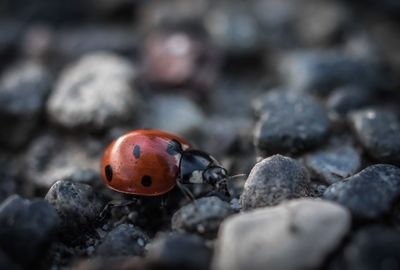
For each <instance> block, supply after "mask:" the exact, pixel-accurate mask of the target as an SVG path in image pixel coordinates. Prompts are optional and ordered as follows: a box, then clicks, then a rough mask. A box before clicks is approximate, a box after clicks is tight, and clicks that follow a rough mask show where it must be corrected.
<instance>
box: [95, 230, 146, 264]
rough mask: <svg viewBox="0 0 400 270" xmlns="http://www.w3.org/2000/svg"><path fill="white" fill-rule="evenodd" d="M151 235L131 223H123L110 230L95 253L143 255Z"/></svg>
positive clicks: (105, 254) (99, 254) (110, 255)
mask: <svg viewBox="0 0 400 270" xmlns="http://www.w3.org/2000/svg"><path fill="white" fill-rule="evenodd" d="M148 241H149V237H148V236H147V235H146V233H144V232H143V231H142V230H140V229H139V228H137V227H135V226H133V225H131V224H121V225H118V226H117V227H115V228H114V229H113V230H112V231H110V232H109V233H108V234H107V235H106V236H105V238H104V240H103V242H102V243H101V244H100V245H99V246H98V247H97V249H96V252H95V254H96V255H98V256H103V257H113V256H141V255H143V253H144V247H145V246H146V244H147V242H148Z"/></svg>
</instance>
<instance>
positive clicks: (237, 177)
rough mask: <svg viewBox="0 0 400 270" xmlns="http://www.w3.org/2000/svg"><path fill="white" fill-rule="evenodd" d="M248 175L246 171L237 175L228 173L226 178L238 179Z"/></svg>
mask: <svg viewBox="0 0 400 270" xmlns="http://www.w3.org/2000/svg"><path fill="white" fill-rule="evenodd" d="M246 176H247V174H245V173H239V174H235V175H228V176H227V177H226V178H227V179H229V180H236V179H239V178H242V177H246Z"/></svg>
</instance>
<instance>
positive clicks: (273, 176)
mask: <svg viewBox="0 0 400 270" xmlns="http://www.w3.org/2000/svg"><path fill="white" fill-rule="evenodd" d="M309 185H310V178H309V175H308V172H307V170H306V168H305V167H304V166H303V165H301V163H300V162H298V161H296V160H294V159H292V158H290V157H285V156H281V155H274V156H271V157H269V158H266V159H264V160H262V161H260V162H258V163H257V164H256V165H255V166H254V167H253V169H252V170H251V172H250V175H249V176H248V178H247V180H246V183H245V185H244V190H243V193H242V195H241V197H240V203H241V205H242V209H243V210H245V211H246V210H250V209H253V208H258V207H263V206H272V205H277V204H279V203H281V202H282V201H284V200H288V199H295V198H300V197H307V196H309V194H310V186H309Z"/></svg>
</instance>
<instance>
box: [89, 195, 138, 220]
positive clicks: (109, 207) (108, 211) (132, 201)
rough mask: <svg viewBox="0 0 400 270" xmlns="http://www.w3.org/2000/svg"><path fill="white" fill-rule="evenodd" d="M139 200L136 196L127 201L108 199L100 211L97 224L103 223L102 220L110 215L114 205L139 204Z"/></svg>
mask: <svg viewBox="0 0 400 270" xmlns="http://www.w3.org/2000/svg"><path fill="white" fill-rule="evenodd" d="M140 204H141V201H140V200H139V199H136V198H130V199H129V200H127V201H110V202H108V203H107V204H106V206H105V207H104V208H103V210H102V211H101V212H100V214H99V216H98V218H97V222H98V224H101V223H103V221H104V220H105V219H106V218H108V217H110V215H111V210H112V209H113V208H115V207H125V206H130V205H140Z"/></svg>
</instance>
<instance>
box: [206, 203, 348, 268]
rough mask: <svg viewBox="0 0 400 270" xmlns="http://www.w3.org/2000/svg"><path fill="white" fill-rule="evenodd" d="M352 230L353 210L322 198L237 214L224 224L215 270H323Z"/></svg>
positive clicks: (220, 233) (220, 232)
mask: <svg viewBox="0 0 400 270" xmlns="http://www.w3.org/2000/svg"><path fill="white" fill-rule="evenodd" d="M349 229H350V214H349V213H348V211H347V210H346V209H345V208H344V207H341V206H340V205H337V204H335V203H331V202H325V201H321V200H312V199H297V200H293V201H289V202H286V203H283V204H281V205H278V206H275V207H265V208H262V209H256V210H253V211H249V212H246V213H243V214H241V215H235V216H233V217H231V218H228V219H227V220H226V221H224V222H223V224H222V225H221V228H220V231H219V234H218V240H217V248H216V252H215V255H214V259H213V263H212V265H213V267H212V269H215V270H216V269H218V270H225V269H229V270H236V269H238V270H239V269H276V270H291V269H293V270H295V269H318V267H319V266H321V264H322V263H323V262H324V259H325V258H326V257H327V256H328V255H329V254H330V252H332V251H333V250H335V248H336V247H338V245H339V244H340V242H341V240H342V239H343V237H344V236H345V235H346V233H347V232H348V230H349Z"/></svg>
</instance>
